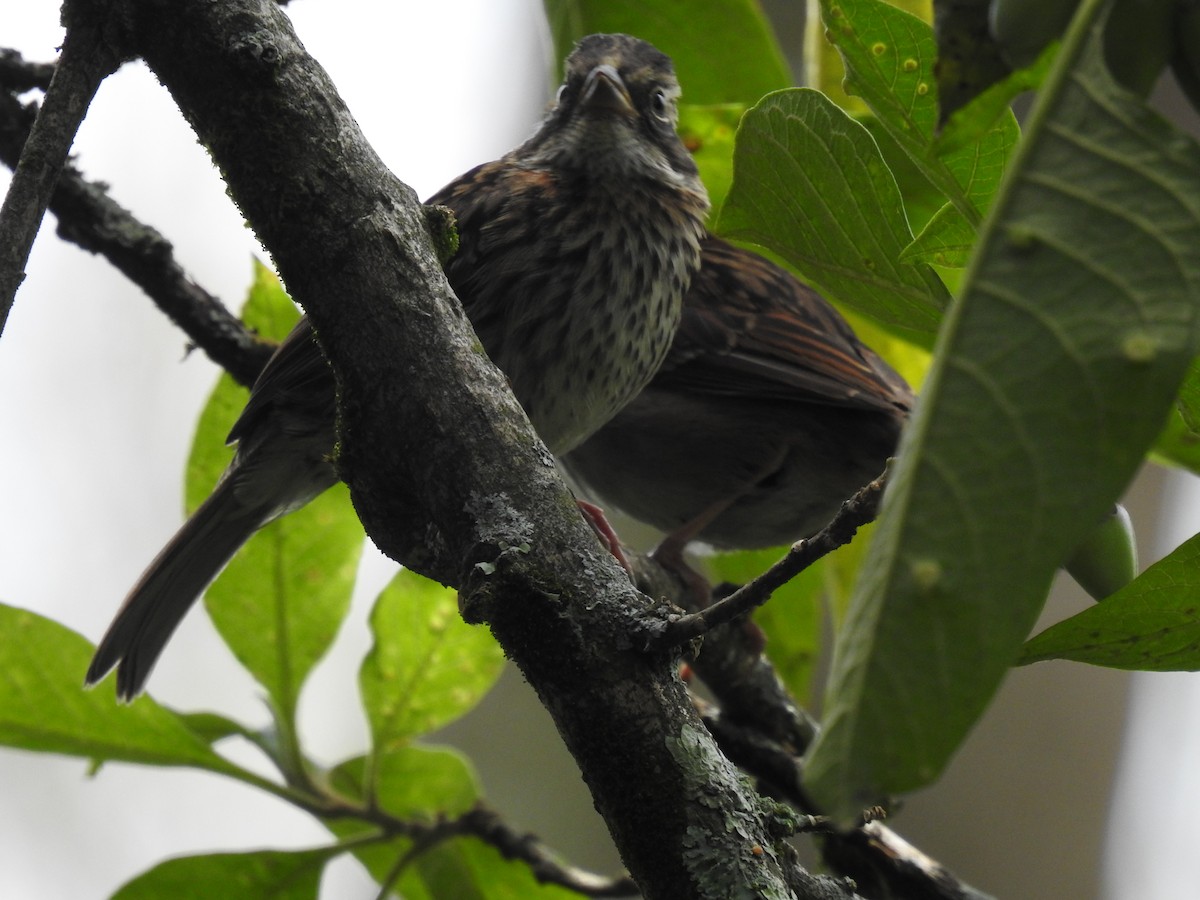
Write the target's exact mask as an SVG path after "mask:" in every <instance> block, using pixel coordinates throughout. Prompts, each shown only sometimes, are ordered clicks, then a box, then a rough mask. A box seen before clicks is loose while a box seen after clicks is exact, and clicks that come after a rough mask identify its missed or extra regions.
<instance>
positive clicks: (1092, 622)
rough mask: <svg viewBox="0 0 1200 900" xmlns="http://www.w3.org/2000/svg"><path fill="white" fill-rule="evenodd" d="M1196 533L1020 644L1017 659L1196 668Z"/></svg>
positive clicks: (1199, 583)
mask: <svg viewBox="0 0 1200 900" xmlns="http://www.w3.org/2000/svg"><path fill="white" fill-rule="evenodd" d="M1197 597H1200V536H1197V537H1193V538H1192V539H1191V540H1189V541H1188V542H1187V543H1185V544H1183V546H1181V547H1179V548H1178V549H1176V550H1175V552H1174V553H1172V554H1171V555H1170V556H1167V557H1166V558H1165V559H1162V560H1160V561H1159V562H1157V563H1155V564H1154V565H1153V566H1151V567H1150V568H1149V569H1147V570H1146V571H1145V572H1143V573H1142V574H1141V575H1140V576H1139V577H1138V578H1136V579H1134V580H1133V581H1131V582H1130V583H1129V584H1127V585H1126V586H1125V587H1123V588H1122V589H1121V590H1119V591H1117V592H1116V593H1115V594H1111V595H1110V596H1108V597H1107V598H1105V600H1104V602H1103V603H1097V604H1096V605H1095V606H1091V607H1088V608H1087V609H1085V610H1084V611H1083V612H1081V613H1078V614H1077V615H1074V616H1071V618H1069V619H1065V620H1064V621H1062V622H1059V623H1058V624H1056V625H1052V626H1050V627H1049V628H1047V629H1046V630H1045V631H1043V632H1042V633H1041V634H1039V635H1038V636H1037V637H1035V638H1032V639H1031V640H1029V641H1028V642H1027V643H1026V644H1025V649H1024V650H1023V651H1022V653H1021V659H1020V662H1022V663H1032V662H1039V661H1041V660H1044V659H1073V660H1076V661H1077V662H1086V663H1092V664H1093V665H1097V666H1109V667H1111V668H1115V669H1142V670H1149V671H1154V672H1170V671H1177V670H1180V669H1185V670H1195V669H1200V603H1198V602H1197Z"/></svg>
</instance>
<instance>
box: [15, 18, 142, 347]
mask: <svg viewBox="0 0 1200 900" xmlns="http://www.w3.org/2000/svg"><path fill="white" fill-rule="evenodd" d="M118 62H119V61H118V60H117V59H116V58H115V57H114V56H113V55H112V52H111V50H110V49H109V48H108V46H107V45H106V44H105V42H104V40H103V38H102V37H101V36H100V34H99V32H98V30H97V29H94V28H92V27H88V26H84V27H77V28H68V29H67V36H66V38H65V39H64V41H63V51H62V57H61V58H60V60H59V63H58V65H57V66H56V67H55V70H54V77H53V78H51V79H50V85H49V86H48V88H47V90H46V100H45V104H44V105H43V106H42V110H41V112H40V113H39V114H38V117H37V121H35V122H34V124H33V129H32V130H31V132H30V135H29V140H28V141H27V142H26V144H25V148H24V150H23V151H22V153H21V159H20V162H19V163H18V165H17V167H16V168H15V169H14V171H13V180H12V184H11V185H9V189H8V194H7V195H6V196H5V198H4V205H3V207H0V333H2V332H3V331H4V324H5V322H7V320H8V313H9V311H10V310H11V309H12V304H13V299H14V298H15V297H16V293H17V288H18V287H20V285H21V282H22V281H24V280H25V263H26V262H27V261H28V259H29V250H30V248H31V247H32V246H33V239H34V237H35V236H36V235H37V232H38V228H39V227H40V226H41V224H42V217H43V216H44V215H45V213H46V204H47V203H48V202H49V200H50V194H51V192H52V191H53V190H54V184H55V182H56V181H57V180H58V173H59V172H60V171H62V167H63V165H64V164H65V163H66V161H67V155H68V154H69V153H70V152H71V144H72V143H73V142H74V140H75V133H76V132H77V131H78V130H79V125H80V123H81V122H82V121H83V116H84V114H85V113H86V112H87V110H88V106H89V105H90V104H91V102H92V97H94V96H95V94H96V88H98V87H99V86H100V82H101V81H103V80H104V78H105V76H106V75H108V74H109V73H111V72H113V71H115V69H116V67H117V65H118Z"/></svg>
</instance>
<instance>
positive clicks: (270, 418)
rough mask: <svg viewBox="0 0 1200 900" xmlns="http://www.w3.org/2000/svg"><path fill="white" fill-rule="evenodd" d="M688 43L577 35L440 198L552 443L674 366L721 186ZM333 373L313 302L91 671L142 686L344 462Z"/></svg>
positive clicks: (458, 260) (460, 263) (453, 269)
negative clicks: (279, 522)
mask: <svg viewBox="0 0 1200 900" xmlns="http://www.w3.org/2000/svg"><path fill="white" fill-rule="evenodd" d="M679 96H680V88H679V84H678V81H677V79H676V77H675V73H674V67H673V64H672V62H671V59H670V57H668V56H667V55H666V54H664V53H662V52H660V51H659V50H658V49H656V48H655V47H654V46H652V45H651V44H649V43H647V42H645V41H642V40H639V39H637V38H634V37H631V36H629V35H621V34H598V35H590V36H588V37H585V38H583V39H582V40H581V41H579V43H578V44H576V46H575V48H574V49H573V50H572V52H571V53H570V55H569V56H568V57H567V60H566V63H565V77H564V80H563V82H562V85H561V87H560V88H559V90H558V93H557V96H556V97H555V99H554V101H553V102H552V103H551V105H550V106H549V108H548V110H547V112H546V114H545V116H544V118H543V119H542V121H541V123H540V124H539V125H538V127H537V128H536V130H535V131H534V133H533V134H532V136H531V137H530V138H529V139H528V140H526V141H525V142H524V143H522V144H521V145H520V146H518V147H517V148H516V149H514V150H512V151H510V152H509V153H507V154H505V155H504V156H503V157H501V158H500V159H498V160H496V161H493V162H489V163H485V164H483V165H481V166H477V167H476V168H474V169H472V170H470V171H469V172H467V173H465V174H464V175H462V176H461V177H459V178H457V179H455V180H454V181H452V182H451V183H450V184H448V185H447V186H446V187H444V188H443V189H442V190H440V191H438V192H437V193H436V194H434V195H433V196H432V197H430V198H429V199H428V200H427V201H426V203H427V204H430V205H436V206H442V207H447V208H449V209H450V210H451V212H452V213H453V214H454V217H455V219H456V222H457V230H458V237H459V249H458V251H457V253H456V254H455V255H454V256H453V257H452V258H451V259H450V260H449V262H448V263H447V264H446V266H445V271H446V276H447V279H448V280H449V282H450V285H451V287H452V288H453V289H454V292H455V294H456V295H457V296H458V298H459V300H460V301H461V302H462V304H463V307H464V310H465V311H466V313H467V316H468V318H469V319H470V320H471V323H472V325H473V327H474V329H475V331H476V334H477V335H478V337H479V339H480V342H481V343H482V345H483V347H484V349H485V350H486V351H487V353H488V355H489V356H490V357H491V359H492V361H493V362H494V363H496V365H497V366H498V367H499V368H500V370H501V371H502V372H503V373H504V374H505V375H506V376H507V378H508V380H509V383H510V385H511V387H512V389H513V392H514V394H515V395H516V398H517V400H518V401H519V402H520V403H521V405H522V406H523V407H524V409H525V411H526V413H527V414H528V416H529V419H530V421H531V422H532V424H533V426H534V428H535V429H536V431H537V433H538V435H539V437H540V438H541V439H542V441H543V442H544V443H545V444H546V446H547V448H548V449H549V450H550V452H551V453H554V454H562V453H566V452H568V451H569V450H570V449H571V448H572V447H575V446H577V445H578V444H580V443H582V442H583V441H584V440H585V439H586V438H587V437H588V436H589V435H590V434H591V432H593V431H594V430H595V429H597V428H599V427H600V426H601V425H602V424H603V423H604V422H605V421H606V420H607V419H609V418H611V417H612V416H613V415H614V414H615V413H616V412H617V410H619V409H620V408H621V407H622V406H623V405H625V404H626V403H627V402H628V401H629V400H630V399H632V398H633V397H634V396H636V395H637V394H638V393H639V392H640V391H641V389H642V388H643V387H644V386H645V385H646V383H647V382H648V381H649V380H650V378H651V377H652V376H653V375H654V373H655V372H656V371H657V370H658V367H659V365H660V364H661V362H662V360H663V358H664V357H665V356H666V353H667V351H668V349H669V347H670V345H671V341H672V338H673V335H674V333H675V330H676V328H677V327H678V324H679V319H680V315H681V312H680V310H681V303H682V297H683V294H684V292H685V291H686V290H687V287H688V285H689V284H690V282H691V279H692V277H693V275H694V273H695V271H696V270H697V268H698V267H699V265H700V242H701V240H702V238H703V236H704V233H705V231H704V229H705V225H704V222H705V217H706V216H707V213H708V209H709V203H708V196H707V193H706V192H705V189H704V186H703V184H702V183H701V181H700V178H699V174H698V171H697V168H696V164H695V163H694V162H693V160H692V157H691V155H690V154H689V153H688V151H687V149H686V148H685V147H684V145H683V143H682V141H681V140H680V138H679V136H678V134H677V131H676V126H677V122H678V111H677V104H678V98H679ZM335 409H336V408H335V394H334V381H333V376H332V373H331V371H330V369H329V367H328V365H327V363H326V361H325V359H324V357H323V356H322V354H321V351H320V349H319V347H318V345H317V344H316V342H315V341H314V339H313V331H312V326H311V323H310V322H309V320H308V319H307V318H306V317H305V318H302V319H301V320H300V322H299V324H298V325H297V326H296V328H295V329H294V330H293V331H292V332H291V333H290V334H289V335H288V336H287V337H286V338H285V339H284V340H283V341H282V343H281V344H280V345H279V347H278V349H277V350H276V352H275V353H274V355H273V356H272V357H271V358H270V359H269V360H268V362H267V364H266V366H265V367H264V369H263V371H262V373H261V375H260V376H259V378H258V379H257V381H256V382H255V384H254V385H253V387H252V389H251V394H250V398H249V400H248V401H247V404H246V407H245V409H244V411H243V412H242V414H241V416H240V418H239V419H238V420H237V422H236V423H235V425H234V426H233V429H232V431H231V432H230V435H229V439H230V441H231V442H234V443H236V445H237V449H236V452H235V454H234V457H233V460H232V462H231V463H230V465H229V467H228V469H227V470H226V472H225V473H224V475H223V476H222V478H221V480H220V481H219V483H218V485H217V486H216V488H215V489H214V491H213V493H212V495H211V496H210V497H209V498H208V499H207V500H205V501H204V503H202V504H201V505H200V507H199V508H198V509H197V510H196V511H195V513H193V514H192V516H191V518H189V519H188V520H187V521H186V522H185V523H184V524H183V526H182V527H181V528H180V530H179V531H178V532H177V533H176V535H175V536H174V537H173V538H172V539H171V540H170V541H169V542H168V543H167V545H166V546H165V547H164V548H163V550H162V551H161V552H160V553H159V554H158V556H157V557H155V559H154V560H153V562H151V564H150V566H149V567H148V568H147V569H146V571H145V572H144V573H143V575H142V576H141V578H140V579H139V580H138V582H137V583H136V584H135V585H134V587H133V588H132V590H131V591H130V593H129V594H128V596H127V597H126V598H125V601H124V603H123V604H122V606H121V608H120V609H119V610H118V612H117V615H116V617H115V619H114V620H113V623H112V624H111V625H110V627H109V629H108V630H107V632H106V633H105V635H104V636H103V638H102V639H101V641H100V643H99V645H98V647H97V649H96V652H95V655H94V656H93V658H92V662H91V665H90V666H89V668H88V670H87V673H86V676H85V682H86V684H88V685H92V684H95V683H97V682H98V681H100V680H101V679H102V678H104V676H105V675H106V674H107V673H108V672H109V671H110V670H111V669H113V668H114V667H115V668H116V669H117V695H118V697H119V698H120V699H122V700H131V699H133V698H134V697H136V696H137V694H139V693H140V692H141V691H142V690H143V689H144V687H145V684H146V680H147V678H148V677H149V675H150V672H151V669H152V668H153V666H154V664H155V662H156V661H157V660H158V658H159V656H160V654H161V653H162V651H163V649H164V648H165V646H166V644H167V641H168V640H169V639H170V637H171V635H172V633H173V632H174V631H175V629H176V627H177V626H178V624H179V623H180V621H181V620H182V619H183V617H184V615H185V614H186V613H187V611H188V609H189V608H190V607H191V605H192V604H193V603H194V602H195V600H196V599H197V598H198V597H199V595H200V594H201V593H202V592H203V591H204V589H205V588H206V587H207V586H208V584H209V583H210V582H211V581H212V580H213V579H214V578H215V577H216V576H217V574H218V573H219V572H220V570H221V569H222V568H223V567H224V565H225V564H226V563H227V562H228V561H229V559H230V558H231V557H232V556H233V554H234V553H236V552H237V550H238V548H239V547H240V546H241V545H242V544H243V543H245V542H246V541H247V540H248V539H249V538H250V537H251V535H253V534H254V532H255V531H257V530H258V529H259V528H261V527H262V526H263V525H265V524H266V523H268V522H270V521H271V520H273V519H275V518H277V517H278V516H280V515H283V514H285V513H287V512H290V511H292V510H295V509H297V508H299V507H301V506H303V505H304V504H306V503H308V502H309V501H311V500H312V499H313V498H315V497H316V496H317V495H318V494H320V493H321V492H322V491H324V490H326V489H327V488H329V487H331V486H332V485H333V484H334V483H335V482H336V480H337V475H336V473H335V471H334V469H333V466H332V464H331V462H330V456H331V454H332V452H333V449H334V444H335V440H336V434H335V425H334V422H335Z"/></svg>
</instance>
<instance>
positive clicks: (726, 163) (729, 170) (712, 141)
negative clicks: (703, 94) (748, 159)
mask: <svg viewBox="0 0 1200 900" xmlns="http://www.w3.org/2000/svg"><path fill="white" fill-rule="evenodd" d="M745 111H746V106H745V104H742V103H725V104H722V105H721V106H693V105H691V104H686V103H685V104H683V105H681V106H680V107H679V136H680V137H681V138H682V139H683V143H684V145H685V146H686V147H687V148H688V149H689V150H690V151H691V152H692V158H693V159H694V160H696V165H697V166H698V167H699V168H700V178H701V180H702V181H703V182H704V186H705V188H707V189H708V199H709V201H710V202H711V203H712V211H711V212H710V213H709V221H710V222H713V221H716V219H717V215H718V214H719V212H720V209H721V205H722V204H723V203H724V202H725V196H726V195H727V194H728V193H729V185H730V184H731V183H732V182H733V142H734V137H735V136H736V134H737V127H738V122H739V121H740V120H741V118H742V114H743V113H744V112H745Z"/></svg>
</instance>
